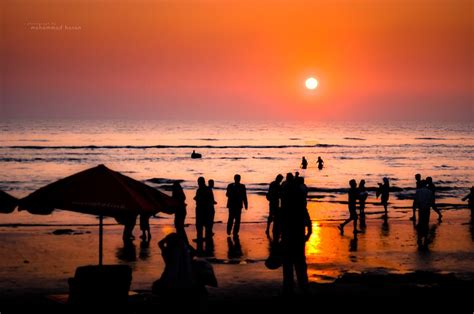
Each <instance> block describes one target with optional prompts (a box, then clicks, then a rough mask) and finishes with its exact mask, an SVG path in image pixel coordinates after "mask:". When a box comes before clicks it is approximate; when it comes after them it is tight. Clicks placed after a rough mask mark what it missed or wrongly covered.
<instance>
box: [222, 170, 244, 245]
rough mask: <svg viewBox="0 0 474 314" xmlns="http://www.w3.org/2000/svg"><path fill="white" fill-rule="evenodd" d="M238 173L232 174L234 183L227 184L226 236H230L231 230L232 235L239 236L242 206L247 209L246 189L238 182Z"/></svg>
mask: <svg viewBox="0 0 474 314" xmlns="http://www.w3.org/2000/svg"><path fill="white" fill-rule="evenodd" d="M240 179H241V178H240V175H239V174H236V175H235V176H234V183H231V184H229V185H228V186H227V192H226V196H227V208H228V209H229V218H228V220H227V236H230V234H231V232H232V233H233V235H234V237H235V238H237V237H238V236H239V230H240V217H241V215H242V208H243V207H245V209H246V210H247V209H248V207H249V204H248V201H247V190H246V189H245V185H243V184H241V183H240Z"/></svg>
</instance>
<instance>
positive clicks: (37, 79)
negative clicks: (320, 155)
mask: <svg viewBox="0 0 474 314" xmlns="http://www.w3.org/2000/svg"><path fill="white" fill-rule="evenodd" d="M1 5H2V12H3V18H2V21H3V22H2V23H3V24H2V36H1V40H2V42H1V48H2V58H1V60H0V63H1V69H2V70H1V71H2V95H1V102H2V103H1V107H0V114H1V115H2V116H7V117H49V116H52V117H92V118H95V117H99V118H103V117H137V118H143V117H146V118H166V119H168V118H172V119H175V118H190V119H203V118H206V119H207V118H209V119H214V118H219V119H242V118H255V119H273V118H274V119H286V118H288V119H314V120H318V119H323V120H328V119H345V120H351V119H359V118H366V119H373V118H378V119H410V120H413V119H424V120H426V119H428V120H431V119H433V120H434V119H436V120H437V119H468V120H469V119H470V120H472V117H473V113H474V112H473V100H474V94H473V93H474V91H473V63H472V59H473V47H472V42H473V32H472V31H473V25H472V20H473V7H472V2H471V1H458V0H444V1H439V0H426V1H420V0H404V1H402V0H383V1H381V0H376V1H375V0H374V1H369V0H367V1H355V0H353V1H342V0H330V1H329V0H328V1H297V0H293V1H290V0H287V1H277V0H274V1H257V0H254V1H239V0H225V1H224V0H221V1H217V0H215V1H197V0H192V1H190V0H179V1H178V0H176V1H140V0H134V1H132V0H130V1H123V0H115V1H105V0H104V1H98V0H97V1H92V0H90V1H79V0H69V1H63V0H62V1H43V0H24V1H10V0H7V1H2V4H1ZM34 23H43V24H41V25H42V26H48V25H52V24H53V23H54V24H55V25H56V26H61V25H62V26H63V29H62V30H44V29H42V30H37V29H34V28H33V27H34V26H35V25H36V24H34ZM44 23H49V24H44ZM66 26H69V27H76V28H78V29H74V30H71V29H69V30H66V29H64V27H66ZM308 76H316V77H317V78H318V80H319V81H320V85H319V87H318V89H317V90H315V91H311V92H310V91H308V90H306V89H305V88H304V80H305V78H306V77H308Z"/></svg>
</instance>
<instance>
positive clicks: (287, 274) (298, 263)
mask: <svg viewBox="0 0 474 314" xmlns="http://www.w3.org/2000/svg"><path fill="white" fill-rule="evenodd" d="M306 197H307V188H306V185H305V184H304V179H303V178H302V177H299V178H298V180H294V178H293V176H292V175H291V176H290V175H287V180H286V182H285V185H284V187H283V188H282V204H284V205H283V206H282V220H281V223H282V242H281V244H282V254H283V293H284V294H285V295H288V294H292V293H293V289H294V278H293V269H294V271H295V272H296V277H297V280H298V285H299V287H300V289H301V290H302V291H303V292H307V290H308V274H307V265H306V255H305V244H306V241H308V239H309V237H310V236H311V233H312V226H311V219H310V217H309V214H308V210H307V208H306V204H307V202H306Z"/></svg>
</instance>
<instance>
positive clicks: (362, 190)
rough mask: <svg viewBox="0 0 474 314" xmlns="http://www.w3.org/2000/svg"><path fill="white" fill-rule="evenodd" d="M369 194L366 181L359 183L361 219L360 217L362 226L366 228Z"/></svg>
mask: <svg viewBox="0 0 474 314" xmlns="http://www.w3.org/2000/svg"><path fill="white" fill-rule="evenodd" d="M368 196H369V193H368V192H367V188H366V187H365V180H360V182H359V217H360V226H361V228H365V202H366V200H367V197H368Z"/></svg>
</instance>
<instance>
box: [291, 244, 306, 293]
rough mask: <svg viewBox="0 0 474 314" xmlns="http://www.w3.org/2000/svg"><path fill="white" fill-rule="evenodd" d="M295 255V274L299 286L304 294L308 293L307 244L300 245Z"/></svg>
mask: <svg viewBox="0 0 474 314" xmlns="http://www.w3.org/2000/svg"><path fill="white" fill-rule="evenodd" d="M299 246H300V247H299V248H298V251H297V252H295V254H294V257H293V258H294V261H295V272H296V278H297V279H298V285H299V287H300V289H301V290H302V291H303V292H307V291H308V266H307V265H306V255H305V244H304V243H303V244H302V245H299Z"/></svg>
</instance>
